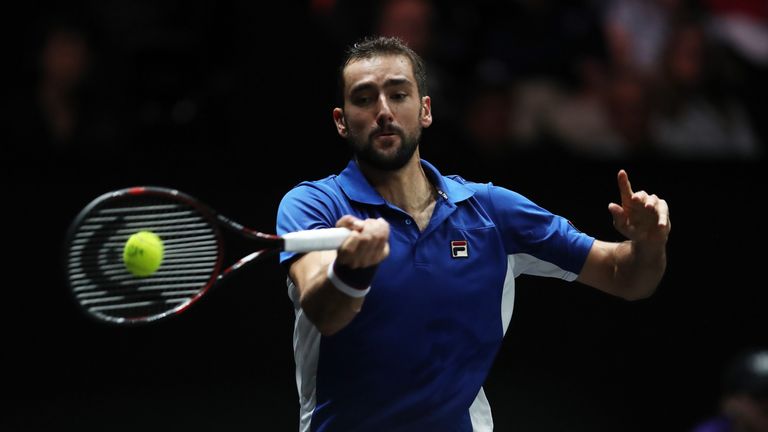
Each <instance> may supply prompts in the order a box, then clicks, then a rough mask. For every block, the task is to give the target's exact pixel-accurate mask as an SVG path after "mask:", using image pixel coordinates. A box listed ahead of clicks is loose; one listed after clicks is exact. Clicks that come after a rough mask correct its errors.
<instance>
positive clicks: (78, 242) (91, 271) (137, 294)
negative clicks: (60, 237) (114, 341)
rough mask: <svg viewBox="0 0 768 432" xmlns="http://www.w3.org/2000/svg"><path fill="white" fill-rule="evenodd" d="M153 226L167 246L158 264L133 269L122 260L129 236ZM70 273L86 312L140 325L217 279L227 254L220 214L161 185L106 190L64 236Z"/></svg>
mask: <svg viewBox="0 0 768 432" xmlns="http://www.w3.org/2000/svg"><path fill="white" fill-rule="evenodd" d="M138 231H151V232H154V233H155V234H157V235H158V236H160V238H161V240H162V242H163V245H164V254H163V259H162V262H161V264H160V267H159V268H158V270H157V271H156V272H155V273H153V274H151V275H149V276H143V277H139V276H135V275H133V274H132V273H131V272H130V271H128V269H127V268H126V266H125V263H124V262H123V249H124V247H125V243H126V242H127V240H128V238H129V237H130V236H131V235H132V234H134V233H136V232H138ZM64 245H65V250H64V268H65V273H66V280H67V283H68V285H69V288H70V292H71V294H72V295H73V298H74V300H75V302H76V303H77V304H78V305H79V307H80V308H81V309H82V310H83V311H84V312H85V314H86V315H88V316H89V317H92V318H95V319H97V320H99V321H102V322H108V323H112V324H122V325H130V324H141V323H148V322H153V321H157V320H160V319H163V318H167V317H170V316H173V315H176V314H178V313H180V312H182V311H184V310H186V309H187V308H189V307H190V306H191V305H192V304H193V303H194V302H196V301H197V300H198V299H200V298H201V297H202V296H203V295H204V294H205V293H206V292H207V291H208V290H209V289H210V288H211V287H212V286H213V284H214V283H215V282H216V281H217V279H218V276H219V274H220V272H221V268H222V263H223V259H224V250H223V242H222V239H221V232H220V229H219V226H218V223H217V215H216V214H215V213H214V212H213V211H212V210H211V209H210V208H208V207H207V206H205V205H204V204H202V203H201V202H199V201H198V200H196V199H195V198H193V197H191V196H189V195H187V194H184V193H182V192H179V191H177V190H175V189H168V188H163V187H156V186H139V187H131V188H126V189H120V190H116V191H112V192H108V193H105V194H103V195H101V196H99V197H97V198H96V199H94V200H93V201H91V202H90V203H89V204H88V205H87V206H85V207H84V208H83V210H81V211H80V213H79V214H78V215H77V216H76V217H75V219H74V220H73V222H72V224H71V225H70V227H69V230H68V232H67V238H66V241H65V243H64Z"/></svg>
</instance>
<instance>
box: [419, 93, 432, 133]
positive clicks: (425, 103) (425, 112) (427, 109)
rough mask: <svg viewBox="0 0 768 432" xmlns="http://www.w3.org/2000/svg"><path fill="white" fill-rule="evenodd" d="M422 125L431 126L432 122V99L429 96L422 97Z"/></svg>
mask: <svg viewBox="0 0 768 432" xmlns="http://www.w3.org/2000/svg"><path fill="white" fill-rule="evenodd" d="M420 121H421V126H422V127H429V125H431V124H432V99H431V98H430V97H429V96H424V97H422V98H421V118H420Z"/></svg>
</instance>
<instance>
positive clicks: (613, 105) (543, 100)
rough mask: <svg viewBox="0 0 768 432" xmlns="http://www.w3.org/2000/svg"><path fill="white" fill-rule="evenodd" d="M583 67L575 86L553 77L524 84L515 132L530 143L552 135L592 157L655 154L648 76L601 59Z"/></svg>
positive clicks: (572, 149)
mask: <svg viewBox="0 0 768 432" xmlns="http://www.w3.org/2000/svg"><path fill="white" fill-rule="evenodd" d="M581 69H582V72H581V79H580V80H579V83H578V84H577V85H576V86H572V87H567V86H564V85H562V84H561V83H558V82H554V81H551V80H550V81H546V80H544V81H542V80H538V81H530V82H525V83H521V84H519V85H518V90H517V96H516V108H515V112H516V115H515V120H514V122H515V126H514V131H515V135H516V136H517V137H519V138H521V139H523V140H524V141H526V142H530V141H531V140H541V139H542V138H543V137H549V138H553V139H554V140H555V142H556V144H557V145H558V146H559V147H561V148H562V149H563V150H565V151H566V152H567V153H569V154H571V155H574V156H578V157H585V158H589V159H602V160H606V159H625V158H628V157H639V156H646V155H648V154H650V150H651V146H650V145H649V136H648V122H649V112H650V111H649V109H650V108H649V103H650V102H649V98H648V91H647V88H646V81H645V80H643V79H642V77H641V76H640V75H639V73H637V72H635V71H634V70H632V69H626V68H624V69H620V70H616V71H611V70H608V69H607V68H606V66H605V65H604V64H603V63H602V62H600V61H598V60H597V59H585V60H584V61H583V62H582V63H581Z"/></svg>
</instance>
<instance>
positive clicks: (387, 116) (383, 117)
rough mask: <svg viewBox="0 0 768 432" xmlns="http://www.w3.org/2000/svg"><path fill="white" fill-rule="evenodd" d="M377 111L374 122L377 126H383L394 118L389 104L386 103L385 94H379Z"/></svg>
mask: <svg viewBox="0 0 768 432" xmlns="http://www.w3.org/2000/svg"><path fill="white" fill-rule="evenodd" d="M378 108H379V112H378V114H377V115H376V123H377V124H378V125H379V126H384V125H387V124H389V123H392V122H393V121H394V120H395V118H394V116H393V115H392V110H391V109H390V107H389V104H388V103H387V96H386V95H381V96H379V107H378Z"/></svg>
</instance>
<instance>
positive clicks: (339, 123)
mask: <svg viewBox="0 0 768 432" xmlns="http://www.w3.org/2000/svg"><path fill="white" fill-rule="evenodd" d="M333 122H334V123H336V132H338V133H339V135H340V136H341V137H342V138H346V137H347V134H348V133H349V131H348V130H347V121H346V120H344V110H343V109H341V108H334V109H333Z"/></svg>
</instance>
